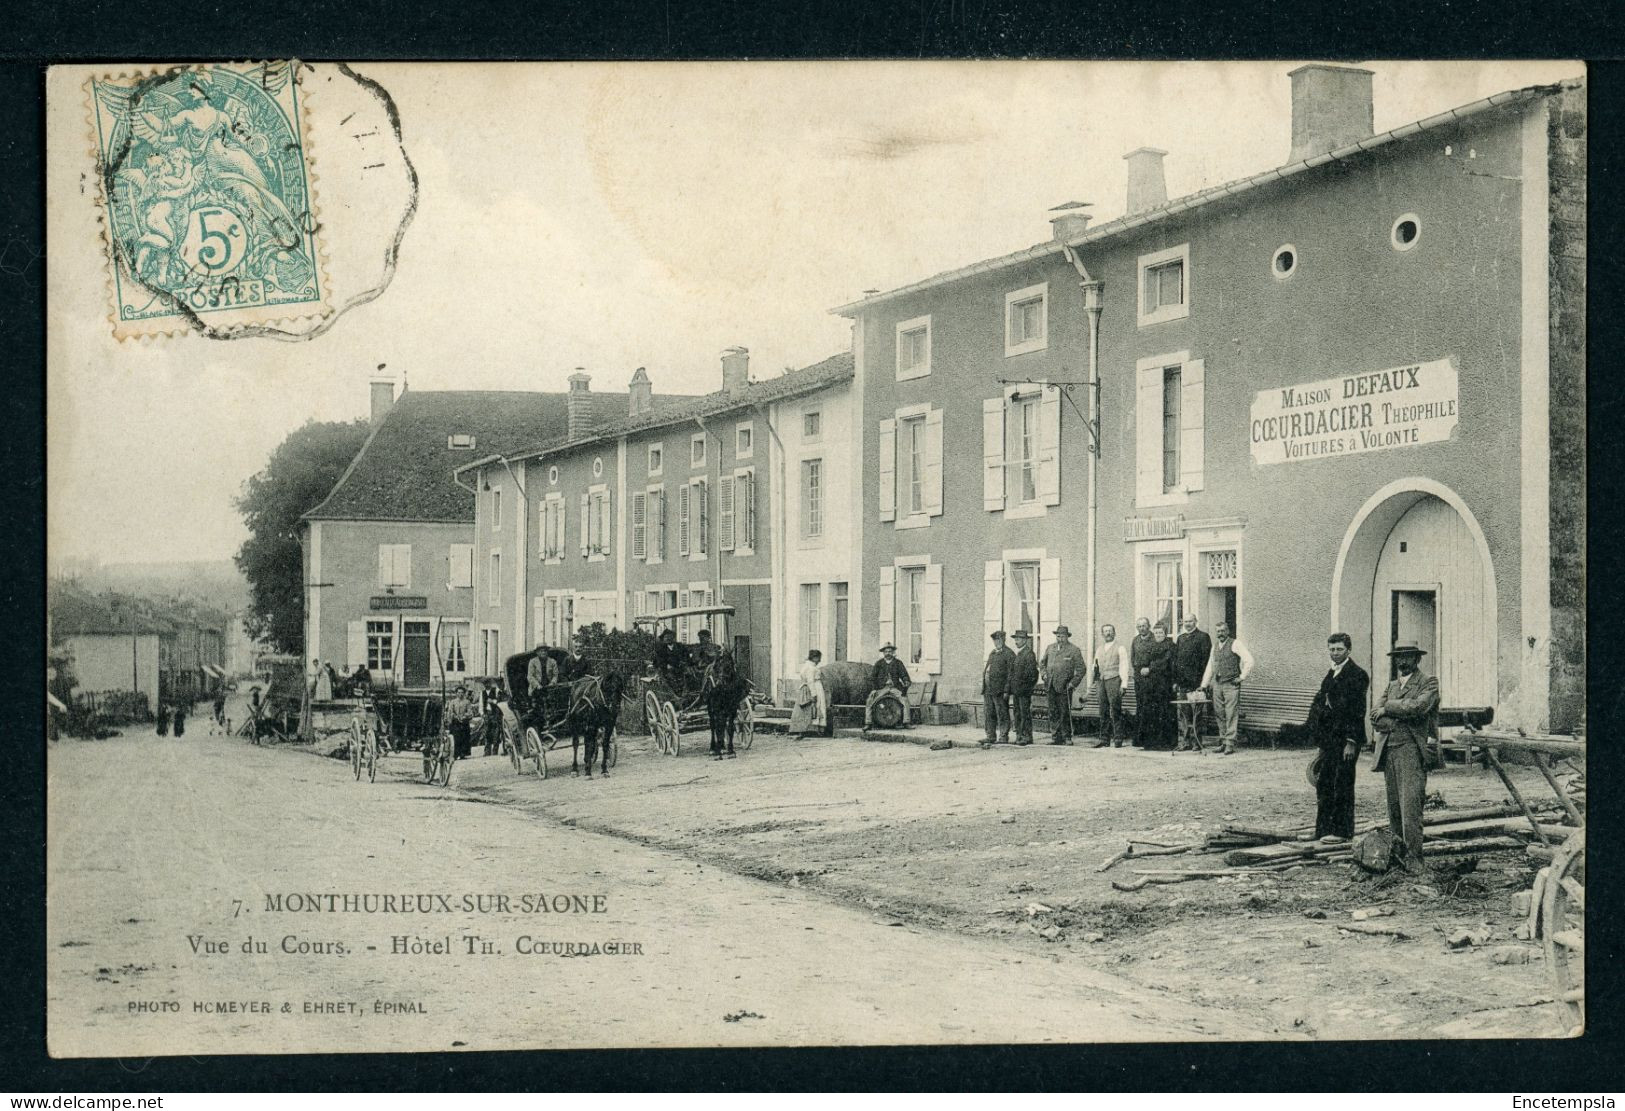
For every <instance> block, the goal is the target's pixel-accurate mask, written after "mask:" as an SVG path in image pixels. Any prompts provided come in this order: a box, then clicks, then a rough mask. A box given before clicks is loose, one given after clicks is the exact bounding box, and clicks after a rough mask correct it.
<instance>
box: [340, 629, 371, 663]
mask: <svg viewBox="0 0 1625 1111" xmlns="http://www.w3.org/2000/svg"><path fill="white" fill-rule="evenodd" d="M345 631H346V632H347V633H348V638H347V643H346V645H345V656H346V659H345V661H344V670H345V671H354V670H355V669H356V668H358V667H360V666H361V665H362V664H365V663H366V662H367V623H366V622H365V621H352V622H350V624H349V626H348V628H347V629H346V630H345Z"/></svg>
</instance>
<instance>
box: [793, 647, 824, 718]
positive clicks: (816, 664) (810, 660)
mask: <svg viewBox="0 0 1625 1111" xmlns="http://www.w3.org/2000/svg"><path fill="white" fill-rule="evenodd" d="M823 659H824V654H823V653H822V652H820V651H819V650H818V649H816V648H814V649H813V650H812V651H811V652H808V653H807V658H806V659H805V660H803V661H802V662H801V667H800V668H798V669H797V671H796V677H797V678H798V679H800V680H801V687H800V689H799V690H798V692H797V694H796V704H795V707H794V708H793V709H792V710H791V713H790V732H791V733H800V734H803V735H805V734H807V733H823V732H824V725H825V723H826V722H827V721H828V720H829V695H828V693H827V692H826V691H825V689H824V680H823V677H822V675H821V673H820V665H821V664H822V662H823Z"/></svg>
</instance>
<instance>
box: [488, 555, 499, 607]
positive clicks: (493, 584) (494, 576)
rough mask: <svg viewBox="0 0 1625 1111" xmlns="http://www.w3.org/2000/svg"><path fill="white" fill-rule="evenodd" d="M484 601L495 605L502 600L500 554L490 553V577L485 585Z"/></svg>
mask: <svg viewBox="0 0 1625 1111" xmlns="http://www.w3.org/2000/svg"><path fill="white" fill-rule="evenodd" d="M485 600H486V601H487V602H489V603H490V604H491V605H493V606H494V605H496V604H497V603H498V602H500V601H501V600H502V553H501V552H492V553H491V575H490V578H488V579H487V580H486V583H485Z"/></svg>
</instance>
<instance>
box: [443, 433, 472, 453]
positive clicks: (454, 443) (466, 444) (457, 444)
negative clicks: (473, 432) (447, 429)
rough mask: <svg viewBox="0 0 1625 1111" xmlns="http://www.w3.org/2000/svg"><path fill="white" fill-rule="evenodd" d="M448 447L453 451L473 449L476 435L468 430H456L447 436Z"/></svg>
mask: <svg viewBox="0 0 1625 1111" xmlns="http://www.w3.org/2000/svg"><path fill="white" fill-rule="evenodd" d="M446 447H447V448H449V449H451V450H452V451H473V450H474V437H473V436H470V435H469V434H468V433H466V432H456V433H453V434H452V435H450V436H447V437H446Z"/></svg>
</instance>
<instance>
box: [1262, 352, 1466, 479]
mask: <svg viewBox="0 0 1625 1111" xmlns="http://www.w3.org/2000/svg"><path fill="white" fill-rule="evenodd" d="M1456 387H1457V378H1456V364H1455V363H1454V361H1452V360H1450V359H1435V360H1434V361H1432V362H1428V363H1412V364H1411V365H1409V366H1401V367H1394V368H1392V369H1390V370H1377V371H1370V372H1367V373H1363V374H1346V375H1344V376H1343V377H1341V378H1327V379H1324V380H1322V381H1319V382H1305V383H1303V384H1302V385H1297V386H1283V387H1279V388H1276V389H1272V390H1261V391H1259V392H1258V393H1256V394H1254V395H1253V407H1252V420H1251V422H1250V425H1249V427H1250V430H1251V439H1252V450H1253V462H1255V463H1257V464H1259V465H1260V466H1263V465H1267V464H1272V463H1301V462H1304V461H1306V460H1310V459H1327V458H1332V457H1335V456H1342V455H1362V454H1365V453H1366V452H1371V451H1387V450H1389V449H1391V448H1398V447H1411V446H1413V445H1416V444H1431V443H1435V442H1437V441H1439V440H1448V439H1449V438H1450V433H1451V432H1452V431H1453V430H1454V429H1455V427H1456V418H1457V415H1458V411H1459V408H1460V404H1459V398H1458V395H1457V389H1456Z"/></svg>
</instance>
